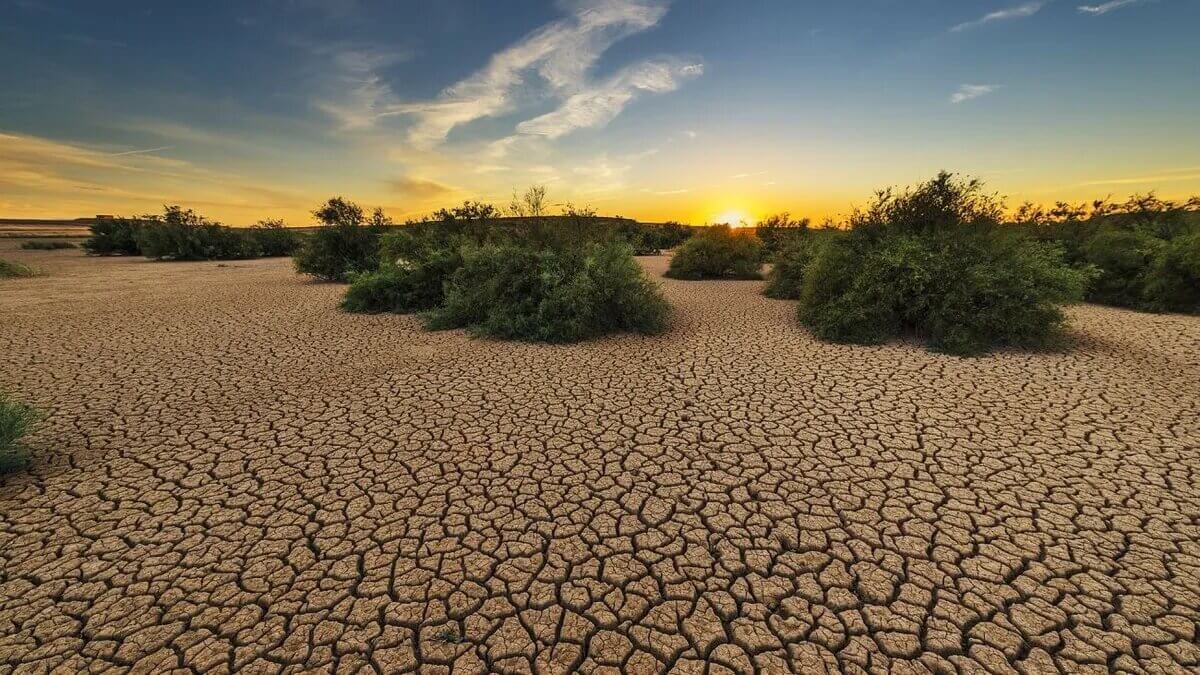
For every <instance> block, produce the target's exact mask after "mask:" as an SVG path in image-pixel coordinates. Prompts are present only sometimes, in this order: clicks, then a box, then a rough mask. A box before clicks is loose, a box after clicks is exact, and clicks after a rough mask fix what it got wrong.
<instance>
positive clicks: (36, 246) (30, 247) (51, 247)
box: [21, 239, 75, 251]
mask: <svg viewBox="0 0 1200 675" xmlns="http://www.w3.org/2000/svg"><path fill="white" fill-rule="evenodd" d="M21 248H23V249H25V250H26V251H62V250H64V249H68V248H75V244H72V243H71V242H69V241H45V240H42V239H35V240H33V241H27V242H24V243H22V244H21Z"/></svg>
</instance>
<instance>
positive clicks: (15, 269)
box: [0, 258, 38, 279]
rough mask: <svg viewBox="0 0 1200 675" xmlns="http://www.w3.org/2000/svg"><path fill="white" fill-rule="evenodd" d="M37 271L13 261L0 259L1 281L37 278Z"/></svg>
mask: <svg viewBox="0 0 1200 675" xmlns="http://www.w3.org/2000/svg"><path fill="white" fill-rule="evenodd" d="M37 275H38V272H37V270H35V269H33V268H32V267H30V266H29V265H22V264H21V263H18V262H13V261H11V260H4V259H3V258H0V279H19V278H23V277H36V276H37Z"/></svg>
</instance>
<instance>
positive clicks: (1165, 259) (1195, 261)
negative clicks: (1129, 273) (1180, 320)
mask: <svg viewBox="0 0 1200 675" xmlns="http://www.w3.org/2000/svg"><path fill="white" fill-rule="evenodd" d="M1142 292H1143V298H1144V303H1145V306H1146V307H1148V308H1149V309H1152V310H1154V311H1157V312H1186V313H1189V314H1200V231H1197V232H1195V233H1193V234H1190V235H1185V236H1179V237H1176V238H1175V239H1172V240H1171V241H1170V242H1169V243H1168V244H1166V245H1164V246H1163V247H1162V248H1161V249H1160V250H1159V251H1158V255H1156V256H1155V258H1154V262H1153V264H1152V265H1151V267H1150V269H1149V270H1148V271H1147V274H1146V281H1145V285H1144V288H1143V291H1142Z"/></svg>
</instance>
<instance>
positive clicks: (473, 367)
mask: <svg viewBox="0 0 1200 675" xmlns="http://www.w3.org/2000/svg"><path fill="white" fill-rule="evenodd" d="M15 247H16V242H14V241H0V256H4V257H8V258H10V259H15V260H19V261H22V262H27V263H32V264H34V265H38V266H41V267H42V268H44V269H46V270H47V271H49V272H50V273H51V274H50V275H49V276H45V277H41V278H35V279H23V280H9V281H0V387H2V388H5V389H8V390H10V391H13V392H14V393H19V394H21V395H22V396H24V397H26V398H27V399H29V400H31V401H32V402H34V403H36V404H37V405H38V406H40V407H41V408H43V409H44V410H46V411H47V412H48V413H49V417H48V419H47V421H46V422H45V423H44V424H43V425H42V426H41V427H40V428H39V429H38V431H37V432H36V433H35V434H34V435H33V437H32V444H33V446H34V448H35V449H36V453H37V461H36V464H35V466H34V467H33V469H32V471H31V472H29V473H28V474H23V475H16V476H9V477H6V478H3V479H2V482H0V671H3V672H8V671H9V670H10V669H12V668H14V667H15V669H16V670H17V671H23V670H27V671H28V672H44V671H46V670H49V669H53V668H58V669H60V670H62V671H64V672H78V671H86V670H89V669H105V668H112V669H120V670H124V669H129V668H132V669H134V670H138V671H142V672H163V671H165V670H167V669H169V668H174V667H178V666H183V667H186V668H190V669H195V670H200V671H207V672H222V671H231V670H246V671H247V672H268V671H280V670H286V671H293V672H295V671H301V670H304V671H337V672H351V671H358V670H367V671H370V670H371V669H374V670H376V671H380V672H400V671H412V670H417V669H421V670H422V671H423V672H448V671H450V670H451V668H452V669H453V672H456V673H458V672H462V673H470V672H480V673H482V672H511V673H518V672H530V671H534V672H569V671H576V670H577V671H581V672H622V671H623V672H633V673H642V672H659V671H666V670H672V671H675V672H683V673H692V672H702V671H705V668H706V662H707V664H708V666H709V672H729V671H734V672H752V671H758V672H767V673H775V672H788V671H794V672H803V673H813V672H821V671H822V670H828V671H839V670H840V671H842V672H871V673H879V672H886V671H889V670H890V671H894V672H901V673H906V672H913V673H915V672H954V671H958V672H984V671H990V672H1014V669H1015V670H1016V671H1020V672H1026V673H1044V672H1056V671H1058V670H1061V671H1066V672H1097V673H1100V672H1110V671H1127V672H1147V673H1175V672H1188V671H1191V672H1195V669H1196V668H1197V667H1198V664H1200V648H1198V647H1197V629H1198V626H1200V412H1198V408H1200V318H1196V317H1180V316H1155V315H1150V314H1138V313H1133V312H1127V311H1120V310H1114V309H1106V308H1101V307H1093V306H1084V307H1079V308H1075V309H1072V310H1071V312H1070V314H1071V325H1072V327H1073V332H1074V341H1075V344H1074V347H1073V349H1072V350H1070V351H1066V352H1062V353H1043V354H1028V353H1004V354H999V355H994V356H991V357H987V358H978V359H959V358H952V357H945V356H939V355H935V354H930V353H928V352H926V351H924V350H923V349H921V348H919V347H916V346H912V345H904V344H898V345H889V346H885V347H877V348H875V347H871V348H864V347H850V346H839V345H830V344H823V343H819V342H816V341H814V340H813V339H812V338H811V337H810V336H809V335H807V334H806V332H805V331H804V330H803V329H802V328H800V327H799V326H798V325H797V324H796V322H795V320H794V314H793V312H794V307H793V305H792V304H791V303H787V302H779V301H774V300H769V299H766V298H763V297H762V296H761V295H759V294H758V292H759V290H760V288H761V284H760V283H758V282H728V283H713V282H676V281H664V286H665V289H666V293H667V295H668V296H669V298H670V300H671V302H672V303H673V304H674V306H675V307H676V310H677V315H676V318H675V322H674V327H673V329H672V330H671V332H670V333H669V334H666V335H663V336H658V337H633V336H625V337H618V338H614V339H607V340H602V341H598V342H592V343H587V344H583V345H576V346H544V345H530V344H512V343H500V342H494V341H486V340H475V339H471V338H469V337H467V336H466V335H465V334H463V333H461V332H444V333H429V332H425V331H423V330H421V329H420V327H419V323H418V321H417V320H416V319H415V318H412V317H397V316H376V317H370V316H352V315H346V314H342V313H340V312H339V311H338V310H337V308H336V304H337V301H338V298H339V294H340V290H341V289H340V287H338V286H333V285H323V284H316V283H311V282H308V281H306V280H304V279H303V278H301V277H299V276H297V275H295V274H294V273H293V272H292V270H291V267H290V264H289V261H287V260H258V261H245V262H231V263H224V264H222V263H153V262H148V261H144V260H140V259H139V260H131V259H117V258H109V259H88V258H86V257H84V256H83V255H82V253H80V252H78V251H55V252H32V251H16V250H14V249H15ZM645 262H646V264H647V266H648V267H649V268H650V269H651V270H653V271H655V272H661V271H662V270H663V269H665V264H666V261H665V259H662V258H658V259H648V260H646V261H645Z"/></svg>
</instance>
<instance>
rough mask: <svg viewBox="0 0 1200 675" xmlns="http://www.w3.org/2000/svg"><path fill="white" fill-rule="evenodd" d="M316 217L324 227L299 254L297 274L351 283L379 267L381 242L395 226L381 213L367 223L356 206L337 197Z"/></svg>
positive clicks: (315, 212) (313, 235) (310, 238)
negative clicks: (387, 230) (356, 277)
mask: <svg viewBox="0 0 1200 675" xmlns="http://www.w3.org/2000/svg"><path fill="white" fill-rule="evenodd" d="M313 215H314V216H316V218H317V220H319V221H320V222H322V223H324V225H323V226H322V227H320V228H318V229H317V231H316V232H314V233H312V234H311V235H309V236H308V238H307V239H305V240H304V243H303V244H302V245H301V246H300V248H299V250H297V251H296V255H295V258H294V262H295V265H296V271H298V272H300V273H301V274H308V275H311V276H314V277H316V278H318V279H321V280H322V281H348V280H349V279H350V278H351V277H352V276H354V275H355V274H360V273H363V272H370V271H373V270H375V269H377V268H378V267H379V238H380V236H381V235H382V234H383V231H384V230H385V229H386V228H387V227H389V226H391V225H392V222H391V220H390V219H388V218H387V216H385V215H384V214H383V211H382V210H380V209H376V210H375V212H374V213H373V214H372V216H371V219H370V220H369V221H368V220H366V219H365V218H364V217H363V210H362V208H360V207H359V206H358V205H357V204H355V203H354V202H350V201H347V200H345V199H342V198H341V197H334V198H332V199H330V200H329V201H327V202H326V203H325V204H324V205H323V206H321V208H319V209H317V210H316V211H314V212H313Z"/></svg>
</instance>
